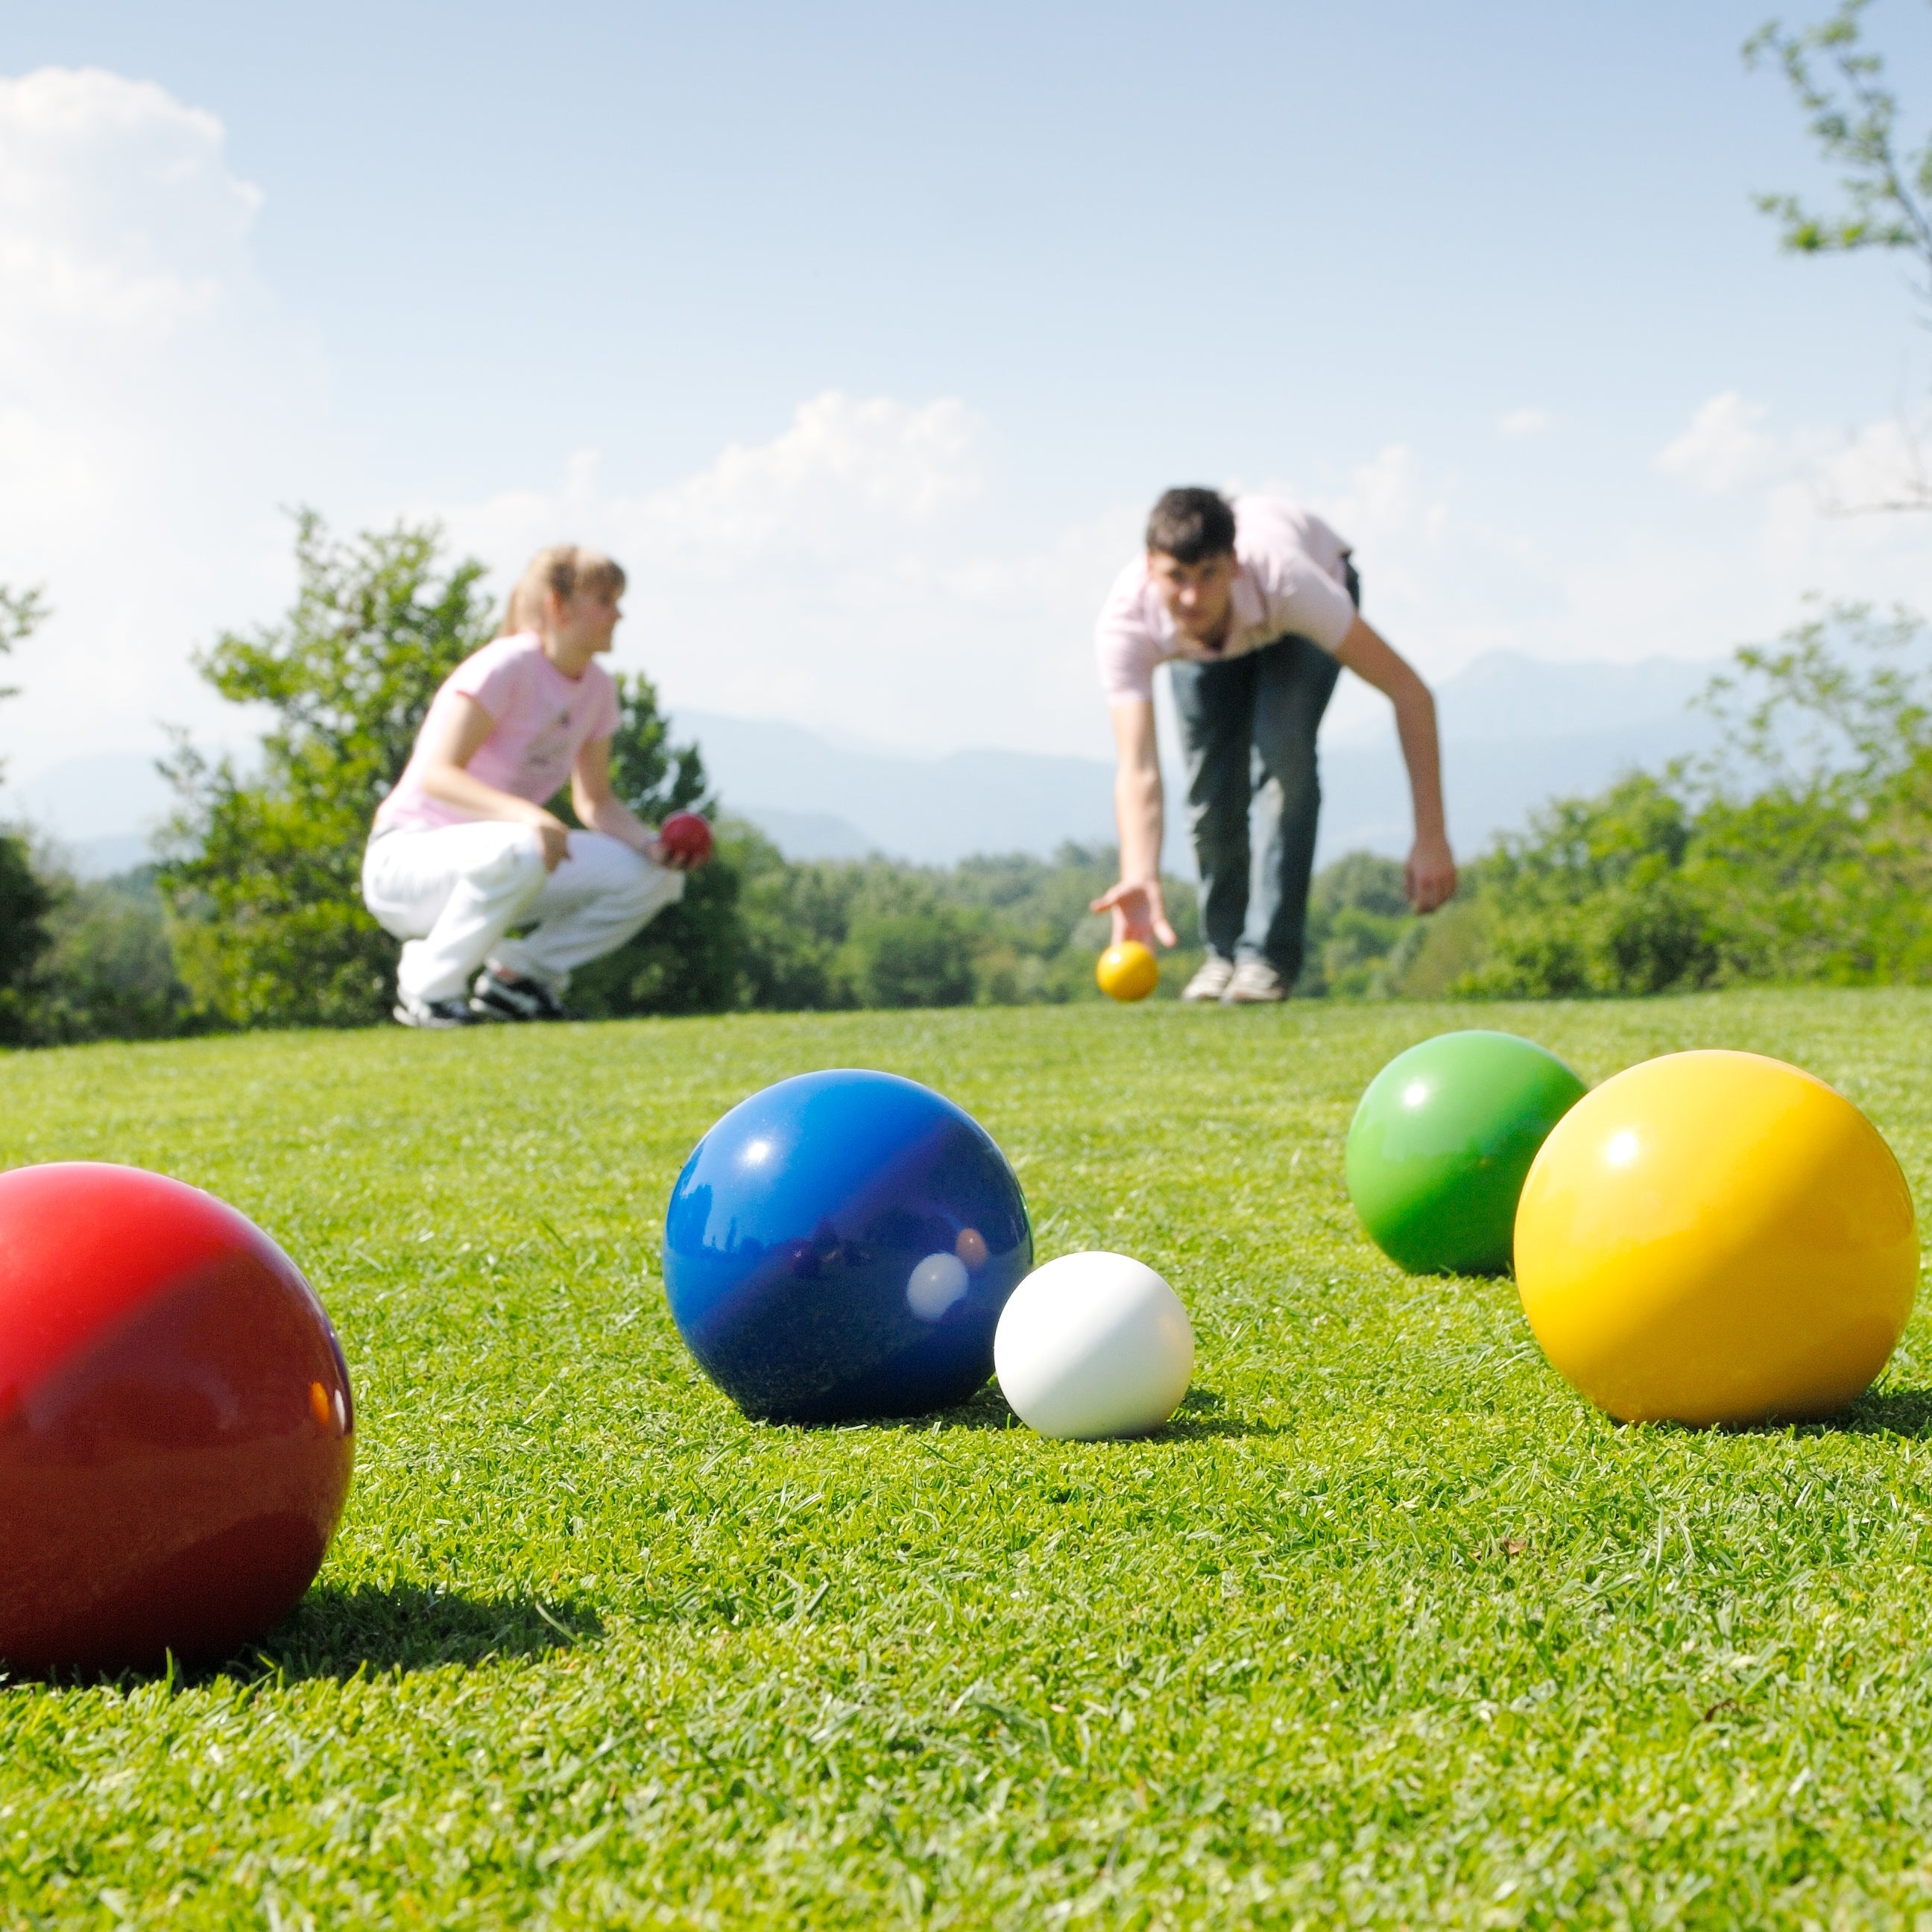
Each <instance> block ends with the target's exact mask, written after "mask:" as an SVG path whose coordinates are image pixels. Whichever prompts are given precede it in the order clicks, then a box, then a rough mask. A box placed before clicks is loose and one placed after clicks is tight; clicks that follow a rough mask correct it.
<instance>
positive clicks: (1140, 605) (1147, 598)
mask: <svg viewBox="0 0 1932 1932" xmlns="http://www.w3.org/2000/svg"><path fill="white" fill-rule="evenodd" d="M1234 510H1235V587H1234V593H1233V596H1234V605H1235V614H1234V621H1233V622H1232V624H1231V625H1230V626H1229V631H1228V635H1227V637H1226V639H1225V640H1223V643H1222V645H1221V646H1220V649H1218V650H1210V649H1208V648H1207V646H1205V645H1203V644H1198V643H1195V642H1194V640H1193V639H1192V638H1191V637H1183V636H1182V635H1181V633H1180V632H1179V631H1178V630H1176V629H1175V624H1174V619H1172V617H1170V616H1169V615H1168V614H1167V607H1166V604H1163V603H1162V601H1160V593H1159V592H1157V590H1156V589H1154V584H1153V583H1152V581H1151V579H1150V578H1149V577H1148V566H1147V556H1146V553H1145V552H1143V553H1142V554H1141V555H1140V556H1137V557H1136V558H1135V559H1134V560H1133V562H1132V563H1130V564H1129V565H1127V568H1126V569H1124V571H1121V574H1120V575H1119V576H1118V577H1116V578H1115V580H1114V587H1113V589H1112V590H1110V591H1109V592H1108V593H1107V601H1106V604H1103V606H1102V607H1101V610H1100V622H1099V623H1098V624H1097V625H1096V626H1095V627H1094V649H1095V651H1096V652H1097V655H1098V656H1099V658H1100V682H1101V683H1102V684H1103V685H1104V686H1105V687H1106V692H1107V697H1108V699H1109V702H1110V703H1115V704H1122V703H1127V702H1129V701H1130V700H1133V699H1135V698H1151V697H1153V695H1154V670H1155V668H1156V667H1157V666H1158V665H1160V664H1165V663H1166V662H1167V661H1169V659H1170V658H1187V659H1188V660H1189V661H1191V662H1193V663H1197V664H1220V663H1223V662H1224V661H1226V659H1228V658H1238V657H1240V656H1241V655H1244V653H1246V652H1249V651H1255V650H1259V649H1261V647H1262V645H1264V644H1271V643H1274V641H1275V640H1276V639H1277V638H1278V637H1289V636H1291V635H1292V636H1295V637H1307V638H1310V639H1311V640H1313V642H1315V643H1318V644H1319V645H1320V646H1322V649H1324V650H1325V651H1337V650H1340V649H1341V647H1342V640H1343V638H1344V637H1346V636H1347V635H1348V634H1349V626H1350V625H1352V624H1353V623H1354V622H1355V604H1353V602H1352V601H1350V598H1349V590H1348V574H1347V570H1346V565H1347V561H1348V556H1349V546H1348V545H1347V544H1346V543H1344V542H1343V540H1342V539H1341V538H1340V537H1339V536H1337V535H1336V534H1335V532H1334V531H1333V530H1331V529H1330V528H1329V527H1328V525H1327V524H1326V523H1324V522H1323V521H1322V519H1321V518H1320V517H1318V516H1316V514H1315V513H1314V512H1313V511H1312V510H1304V508H1302V507H1301V505H1300V504H1298V503H1291V502H1287V501H1286V500H1285V499H1283V498H1282V497H1280V496H1238V497H1236V498H1235V504H1234Z"/></svg>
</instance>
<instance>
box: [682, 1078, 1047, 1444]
mask: <svg viewBox="0 0 1932 1932" xmlns="http://www.w3.org/2000/svg"><path fill="white" fill-rule="evenodd" d="M1032 1267H1033V1230H1032V1229H1031V1226H1030V1225H1029V1224H1028V1220H1027V1211H1026V1201H1025V1197H1024V1196H1022V1193H1021V1192H1020V1184H1019V1180H1018V1178H1016V1176H1015V1175H1014V1173H1013V1169H1012V1167H1011V1166H1010V1165H1009V1164H1008V1163H1007V1157H1006V1156H1005V1155H1004V1154H1002V1153H1001V1151H1000V1150H999V1148H998V1146H997V1145H995V1142H994V1141H993V1139H992V1136H990V1135H989V1133H987V1132H986V1130H985V1129H984V1128H983V1127H981V1126H980V1124H979V1123H978V1122H977V1121H975V1120H974V1118H972V1116H971V1115H970V1114H968V1113H965V1112H963V1111H962V1109H959V1108H958V1107H956V1106H954V1105H953V1103H952V1102H951V1101H950V1100H947V1099H946V1098H945V1097H944V1096H943V1095H941V1094H935V1092H933V1091H932V1088H929V1087H922V1086H920V1085H918V1084H917V1082H914V1081H911V1080H902V1079H899V1078H898V1076H896V1075H895V1074H891V1073H865V1072H860V1071H851V1070H841V1071H838V1072H834V1073H805V1074H800V1075H799V1076H797V1077H796V1079H790V1080H781V1081H780V1082H778V1084H777V1085H775V1086H773V1087H767V1088H765V1090H764V1091H763V1092H762V1093H760V1094H753V1095H752V1096H751V1098H750V1099H749V1100H745V1101H742V1102H741V1103H739V1105H738V1106H735V1107H733V1109H731V1111H730V1112H729V1113H728V1114H727V1115H725V1116H724V1118H723V1119H722V1120H721V1121H718V1124H716V1125H715V1127H712V1130H710V1132H709V1133H707V1134H706V1136H704V1138H703V1139H702V1140H701V1141H700V1142H698V1144H697V1147H696V1148H695V1149H694V1151H693V1152H692V1154H691V1158H690V1159H689V1160H688V1161H686V1162H685V1164H684V1171H683V1172H682V1173H681V1174H680V1175H679V1176H678V1178H677V1184H676V1186H675V1187H673V1188H672V1190H671V1195H670V1206H669V1207H668V1208H667V1210H666V1211H665V1214H664V1289H665V1292H666V1293H667V1295H668V1296H669V1298H670V1312H671V1318H672V1319H673V1321H674V1322H676V1324H677V1331H678V1333H679V1334H680V1335H682V1337H684V1340H685V1344H686V1346H688V1348H689V1349H690V1350H691V1353H692V1354H693V1355H694V1356H696V1357H697V1361H698V1364H699V1366H700V1367H701V1368H702V1369H703V1370H704V1372H705V1373H706V1375H708V1376H709V1377H710V1378H711V1379H712V1381H713V1382H715V1383H716V1384H717V1385H718V1387H719V1388H721V1389H722V1390H723V1391H724V1393H725V1394H727V1395H728V1396H729V1397H730V1398H731V1400H733V1402H735V1403H736V1404H737V1405H738V1406H739V1408H740V1409H742V1410H743V1411H744V1412H745V1414H746V1415H748V1416H751V1417H753V1418H757V1419H758V1420H761V1421H773V1422H807V1423H811V1422H850V1421H862V1420H865V1419H866V1418H874V1417H886V1416H901V1415H926V1414H929V1413H930V1412H932V1411H933V1410H935V1409H950V1408H952V1407H953V1406H956V1404H958V1403H962V1402H964V1401H965V1400H967V1398H968V1397H970V1396H971V1395H972V1394H974V1391H977V1390H978V1389H979V1388H982V1387H983V1385H985V1383H986V1379H987V1378H988V1377H989V1376H991V1375H992V1372H993V1332H994V1331H995V1328H998V1325H999V1320H1000V1311H1001V1310H1002V1309H1003V1308H1004V1307H1005V1306H1006V1304H1007V1297H1008V1296H1009V1295H1011V1294H1012V1293H1013V1290H1014V1289H1016V1288H1017V1287H1018V1286H1019V1283H1020V1282H1021V1280H1022V1278H1023V1277H1025V1275H1026V1274H1028V1272H1029V1271H1031V1268H1032Z"/></svg>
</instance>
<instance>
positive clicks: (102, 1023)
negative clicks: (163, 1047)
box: [33, 865, 192, 1042]
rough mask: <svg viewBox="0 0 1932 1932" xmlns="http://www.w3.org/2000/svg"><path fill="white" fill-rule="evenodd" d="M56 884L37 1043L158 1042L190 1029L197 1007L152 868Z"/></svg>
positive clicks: (38, 1005)
mask: <svg viewBox="0 0 1932 1932" xmlns="http://www.w3.org/2000/svg"><path fill="white" fill-rule="evenodd" d="M56 884H57V888H58V898H57V900H56V902H55V906H54V907H53V910H52V915H51V916H50V917H49V920H48V932H49V938H50V939H51V941H52V944H51V945H50V946H49V949H48V953H47V956H46V965H45V971H44V973H43V978H42V988H41V992H40V998H39V999H38V1001H37V1003H36V1007H35V1011H34V1029H33V1030H34V1037H35V1039H37V1040H45V1041H49V1042H52V1041H57V1040H160V1039H164V1038H166V1037H168V1036H169V1035H170V1034H178V1033H181V1032H182V1031H185V1030H187V1028H189V1026H190V1025H191V1024H192V1022H191V1008H192V1002H191V1001H190V998H189V997H188V992H187V988H186V987H185V986H183V985H182V984H181V979H180V976H179V975H178V974H177V973H176V972H175V954H174V944H173V940H172V935H171V934H170V933H169V930H168V922H167V911H166V907H165V906H164V905H163V903H162V901H161V896H160V892H158V890H157V889H156V887H155V883H154V867H153V866H151V865H143V866H140V867H138V868H136V869H135V870H134V871H130V872H125V873H123V874H120V875H119V876H118V877H115V878H112V879H97V880H86V881H84V882H77V881H75V880H72V879H59V880H57V881H56Z"/></svg>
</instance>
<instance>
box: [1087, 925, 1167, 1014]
mask: <svg viewBox="0 0 1932 1932" xmlns="http://www.w3.org/2000/svg"><path fill="white" fill-rule="evenodd" d="M1094 978H1095V979H1097V980H1099V981H1100V990H1101V992H1103V993H1105V994H1106V995H1107V997H1108V998H1109V999H1111V1000H1144V999H1145V998H1147V996H1148V994H1150V993H1151V992H1153V991H1154V989H1155V987H1157V986H1159V985H1160V961H1159V960H1158V959H1156V958H1155V957H1154V955H1153V953H1151V952H1150V951H1148V949H1147V947H1145V946H1143V945H1142V944H1141V943H1140V941H1139V940H1138V939H1130V940H1127V941H1124V942H1123V943H1122V944H1121V945H1118V946H1110V947H1108V948H1107V950H1106V952H1104V953H1102V954H1101V956H1100V963H1099V965H1097V966H1096V967H1095V968H1094Z"/></svg>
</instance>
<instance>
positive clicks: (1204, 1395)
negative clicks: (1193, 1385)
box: [1151, 1389, 1282, 1442]
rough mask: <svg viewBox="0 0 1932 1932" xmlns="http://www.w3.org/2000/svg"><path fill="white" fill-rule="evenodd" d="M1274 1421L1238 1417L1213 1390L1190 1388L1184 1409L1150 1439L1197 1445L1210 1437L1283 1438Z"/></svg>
mask: <svg viewBox="0 0 1932 1932" xmlns="http://www.w3.org/2000/svg"><path fill="white" fill-rule="evenodd" d="M1281 1433H1282V1432H1281V1430H1280V1427H1278V1426H1277V1424H1274V1423H1272V1422H1259V1421H1256V1419H1255V1418H1254V1417H1253V1416H1252V1415H1230V1414H1229V1412H1228V1406H1227V1404H1226V1403H1224V1402H1223V1400H1221V1398H1220V1397H1219V1396H1218V1395H1217V1394H1215V1393H1214V1391H1213V1390H1212V1389H1190V1390H1189V1391H1187V1395H1186V1397H1184V1399H1183V1400H1182V1402H1181V1406H1180V1407H1179V1408H1178V1409H1176V1410H1175V1412H1174V1415H1173V1418H1172V1420H1171V1421H1169V1423H1168V1424H1167V1426H1166V1427H1165V1428H1164V1429H1160V1430H1156V1431H1155V1433H1154V1436H1152V1438H1151V1440H1152V1441H1154V1442H1202V1441H1205V1439H1208V1437H1210V1436H1279V1435H1280V1434H1281Z"/></svg>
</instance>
